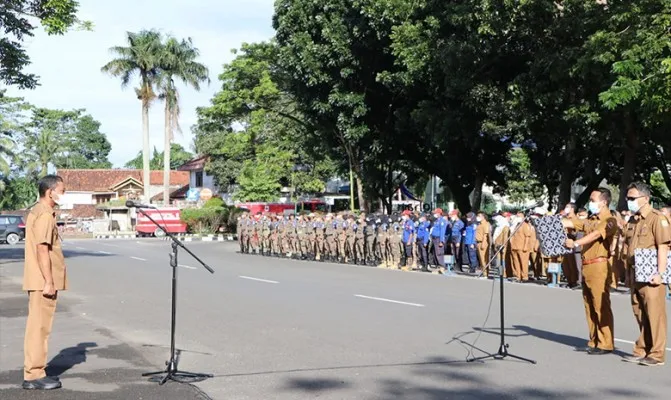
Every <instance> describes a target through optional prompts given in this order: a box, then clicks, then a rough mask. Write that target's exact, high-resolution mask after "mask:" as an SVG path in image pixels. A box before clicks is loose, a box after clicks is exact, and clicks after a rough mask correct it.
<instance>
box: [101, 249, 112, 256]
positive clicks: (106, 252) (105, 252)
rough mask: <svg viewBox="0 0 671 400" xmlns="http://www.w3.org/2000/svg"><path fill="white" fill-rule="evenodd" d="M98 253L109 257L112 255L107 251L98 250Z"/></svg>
mask: <svg viewBox="0 0 671 400" xmlns="http://www.w3.org/2000/svg"><path fill="white" fill-rule="evenodd" d="M98 253H99V254H108V255H109V254H112V253H110V252H108V251H102V250H99V251H98Z"/></svg>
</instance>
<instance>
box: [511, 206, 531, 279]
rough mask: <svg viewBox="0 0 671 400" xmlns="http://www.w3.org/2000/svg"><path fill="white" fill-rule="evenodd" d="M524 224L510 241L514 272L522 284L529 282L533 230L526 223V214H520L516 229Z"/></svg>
mask: <svg viewBox="0 0 671 400" xmlns="http://www.w3.org/2000/svg"><path fill="white" fill-rule="evenodd" d="M519 224H522V226H520V227H519V229H517V230H516V231H515V228H513V230H514V231H515V233H514V234H513V237H512V239H510V256H511V257H510V258H511V262H512V264H513V267H512V270H513V271H512V272H513V275H515V278H516V279H517V280H518V281H521V282H527V281H528V280H529V256H530V254H531V245H532V237H531V235H532V234H533V230H532V229H531V225H529V223H528V222H526V221H524V213H518V214H517V216H516V217H515V227H517V225H519Z"/></svg>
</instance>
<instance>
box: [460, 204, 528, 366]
mask: <svg viewBox="0 0 671 400" xmlns="http://www.w3.org/2000/svg"><path fill="white" fill-rule="evenodd" d="M528 219H529V215H528V214H527V215H525V216H524V220H522V222H520V223H519V224H518V225H517V226H516V227H515V229H514V230H513V231H512V232H511V233H510V236H508V240H506V242H505V243H503V246H501V247H500V248H499V249H498V250H497V251H496V253H494V255H493V256H492V257H491V258H490V260H489V262H488V263H487V265H486V266H485V268H487V269H489V267H490V266H491V264H492V261H494V260H495V259H496V256H498V254H499V253H501V252H502V251H503V249H505V248H506V246H508V243H510V241H511V239H512V238H513V236H514V235H515V233H517V231H518V230H519V229H520V227H521V226H522V225H524V223H526V222H527V220H528ZM503 263H504V264H505V260H503ZM485 268H483V269H482V271H485ZM503 268H504V266H499V282H500V288H499V295H500V299H499V306H500V307H499V308H500V309H499V314H500V316H501V330H500V332H499V336H500V339H501V343H500V345H499V350H498V351H497V352H496V353H494V354H488V355H486V356H482V357H471V358H469V359H467V360H466V361H467V362H473V361H479V360H486V359H488V358H493V359H495V360H503V359H504V358H506V357H511V358H514V359H516V360H520V361H526V362H528V363H531V364H536V361H534V360H531V359H528V358H524V357H520V356H516V355H514V354H511V353H509V352H508V347H509V345H508V343H506V333H505V326H506V322H505V307H504V299H505V295H504V292H503V287H504V286H503ZM481 275H482V272H481V273H480V276H481Z"/></svg>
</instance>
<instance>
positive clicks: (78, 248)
mask: <svg viewBox="0 0 671 400" xmlns="http://www.w3.org/2000/svg"><path fill="white" fill-rule="evenodd" d="M75 249H77V250H86V248H85V247H75Z"/></svg>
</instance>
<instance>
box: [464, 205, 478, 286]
mask: <svg viewBox="0 0 671 400" xmlns="http://www.w3.org/2000/svg"><path fill="white" fill-rule="evenodd" d="M477 227H478V225H477V223H476V220H475V214H474V213H472V212H469V213H468V214H466V229H465V230H464V232H465V234H464V253H463V254H464V261H465V260H466V259H467V260H468V267H469V268H468V269H469V272H470V273H475V270H476V269H477V268H478V267H479V266H480V263H479V262H478V252H477V251H476V244H477V243H476V241H475V230H476V229H477Z"/></svg>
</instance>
